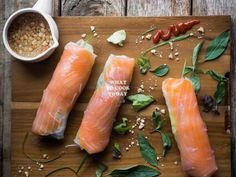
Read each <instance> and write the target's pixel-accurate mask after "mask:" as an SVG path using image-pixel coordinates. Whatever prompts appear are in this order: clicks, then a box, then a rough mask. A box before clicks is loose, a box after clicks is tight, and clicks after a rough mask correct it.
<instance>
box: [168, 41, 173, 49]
mask: <svg viewBox="0 0 236 177" xmlns="http://www.w3.org/2000/svg"><path fill="white" fill-rule="evenodd" d="M169 45H170V50H173V49H174V47H173V42H169Z"/></svg>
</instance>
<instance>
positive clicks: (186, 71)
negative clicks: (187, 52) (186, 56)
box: [183, 66, 193, 76]
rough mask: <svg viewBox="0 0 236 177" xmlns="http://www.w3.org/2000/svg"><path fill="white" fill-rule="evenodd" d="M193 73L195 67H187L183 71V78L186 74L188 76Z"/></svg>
mask: <svg viewBox="0 0 236 177" xmlns="http://www.w3.org/2000/svg"><path fill="white" fill-rule="evenodd" d="M191 71H193V67H192V66H186V67H185V68H184V70H183V76H185V75H186V74H188V73H189V72H191Z"/></svg>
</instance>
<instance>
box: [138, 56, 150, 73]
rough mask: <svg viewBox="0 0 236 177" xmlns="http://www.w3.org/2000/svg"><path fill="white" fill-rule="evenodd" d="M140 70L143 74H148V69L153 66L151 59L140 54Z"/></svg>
mask: <svg viewBox="0 0 236 177" xmlns="http://www.w3.org/2000/svg"><path fill="white" fill-rule="evenodd" d="M138 65H139V70H140V72H141V73H142V74H146V73H147V71H148V70H149V69H150V68H151V65H150V62H149V59H148V58H147V57H146V56H143V55H141V56H139V58H138Z"/></svg>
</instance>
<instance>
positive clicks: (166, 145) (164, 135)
mask: <svg viewBox="0 0 236 177" xmlns="http://www.w3.org/2000/svg"><path fill="white" fill-rule="evenodd" d="M160 133H161V138H162V141H163V153H162V154H163V156H164V157H165V156H166V154H167V152H168V151H169V150H170V148H171V140H170V137H169V135H168V134H167V133H165V132H160Z"/></svg>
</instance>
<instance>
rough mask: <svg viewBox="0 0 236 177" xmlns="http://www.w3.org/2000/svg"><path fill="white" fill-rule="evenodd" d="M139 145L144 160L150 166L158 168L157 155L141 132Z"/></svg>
mask: <svg viewBox="0 0 236 177" xmlns="http://www.w3.org/2000/svg"><path fill="white" fill-rule="evenodd" d="M138 143H139V149H140V153H141V155H142V156H143V158H144V160H145V161H146V162H148V163H149V164H150V165H152V166H155V167H157V153H156V151H155V149H154V148H153V147H152V146H151V144H150V143H149V142H148V140H147V139H146V138H145V137H144V135H143V134H142V133H141V132H139V133H138Z"/></svg>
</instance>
